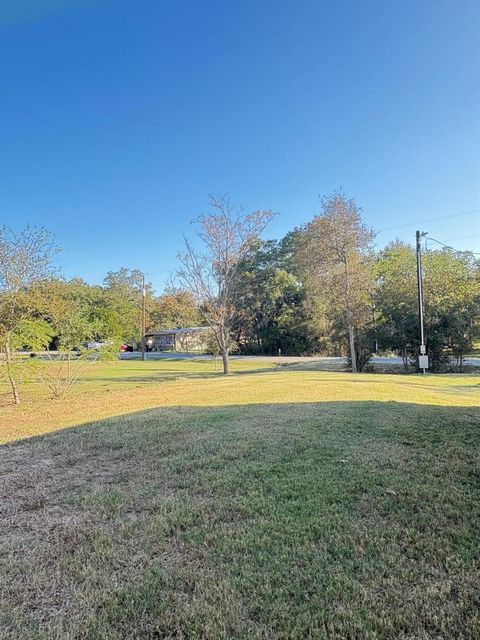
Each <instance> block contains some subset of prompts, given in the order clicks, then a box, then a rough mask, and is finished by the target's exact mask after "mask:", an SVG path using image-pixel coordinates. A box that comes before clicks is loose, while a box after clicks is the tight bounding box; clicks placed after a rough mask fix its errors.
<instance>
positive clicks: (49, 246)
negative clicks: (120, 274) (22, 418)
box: [0, 227, 57, 404]
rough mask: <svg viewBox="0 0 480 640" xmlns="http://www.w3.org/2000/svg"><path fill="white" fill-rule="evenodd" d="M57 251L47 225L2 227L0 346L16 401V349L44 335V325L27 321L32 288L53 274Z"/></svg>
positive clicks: (0, 240) (30, 306) (0, 241)
mask: <svg viewBox="0 0 480 640" xmlns="http://www.w3.org/2000/svg"><path fill="white" fill-rule="evenodd" d="M56 252H57V249H56V247H55V244H54V242H53V239H52V236H51V234H50V233H49V232H48V231H46V230H45V229H37V228H34V227H27V228H26V229H24V230H23V231H21V232H19V233H15V232H14V231H12V230H11V229H8V228H7V227H1V228H0V348H1V350H2V351H3V353H4V354H5V360H6V373H7V378H8V381H9V384H10V387H11V389H12V395H13V399H14V402H15V404H20V394H19V391H18V385H17V381H16V377H15V367H14V364H15V363H14V360H15V353H14V352H15V350H16V349H17V348H18V346H19V345H21V344H22V343H24V344H26V343H28V341H29V340H32V341H34V342H35V341H37V340H41V338H42V335H43V337H44V334H43V328H42V327H41V325H39V324H37V325H35V323H33V322H30V323H27V321H28V320H31V319H32V314H33V312H34V310H35V296H34V295H33V294H32V291H33V290H34V288H35V287H36V286H37V285H38V284H39V282H41V281H42V280H44V279H46V278H48V277H50V275H51V274H52V271H53V267H52V259H53V256H54V255H55V253H56ZM27 329H28V330H27Z"/></svg>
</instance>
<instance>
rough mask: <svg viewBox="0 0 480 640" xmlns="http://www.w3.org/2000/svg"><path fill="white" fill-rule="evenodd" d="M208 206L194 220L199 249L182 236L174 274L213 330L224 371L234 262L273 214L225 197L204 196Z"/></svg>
mask: <svg viewBox="0 0 480 640" xmlns="http://www.w3.org/2000/svg"><path fill="white" fill-rule="evenodd" d="M210 206H211V207H212V209H213V212H212V213H210V214H207V215H205V214H202V215H200V216H199V217H198V219H197V220H196V221H195V222H196V223H197V237H198V239H199V240H200V243H201V245H202V250H203V252H201V250H200V249H198V250H197V249H196V248H195V247H194V246H193V244H191V242H190V241H188V240H187V239H185V247H186V250H185V252H184V253H180V254H179V256H178V257H179V261H180V268H179V270H178V277H179V280H180V282H181V284H182V287H183V288H184V289H186V290H188V291H191V293H192V294H193V295H194V297H195V299H196V302H197V305H198V308H199V310H200V313H201V314H202V316H203V318H204V320H205V322H206V324H208V325H209V326H210V327H211V329H212V331H213V333H214V336H215V339H216V341H217V344H218V347H219V349H220V352H221V354H222V359H223V372H224V374H225V375H226V374H228V372H229V362H228V354H229V346H230V344H231V339H232V338H231V329H232V320H233V317H234V314H235V304H234V301H235V295H236V292H237V289H238V284H239V277H240V276H239V266H240V263H241V261H242V260H243V259H244V258H245V256H246V255H248V253H249V252H250V251H251V250H252V248H253V246H254V243H255V241H256V240H257V239H258V238H259V236H260V234H261V233H262V231H263V230H264V229H265V227H266V226H267V224H268V223H269V222H270V220H271V219H272V217H273V213H272V212H271V211H264V210H258V211H254V212H253V213H249V214H244V213H243V212H242V211H241V210H238V209H235V208H234V207H233V206H232V204H231V202H230V199H229V198H228V197H227V196H212V197H210Z"/></svg>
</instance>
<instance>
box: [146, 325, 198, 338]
mask: <svg viewBox="0 0 480 640" xmlns="http://www.w3.org/2000/svg"><path fill="white" fill-rule="evenodd" d="M209 328H210V327H182V328H178V329H164V330H163V331H150V332H149V333H147V334H145V335H146V336H172V335H175V334H177V333H199V332H200V331H205V330H207V329H209Z"/></svg>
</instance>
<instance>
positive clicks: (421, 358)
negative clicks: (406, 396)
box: [416, 231, 428, 373]
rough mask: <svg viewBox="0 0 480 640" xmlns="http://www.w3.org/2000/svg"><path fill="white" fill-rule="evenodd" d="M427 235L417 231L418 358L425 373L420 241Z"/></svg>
mask: <svg viewBox="0 0 480 640" xmlns="http://www.w3.org/2000/svg"><path fill="white" fill-rule="evenodd" d="M426 235H427V233H426V232H425V231H417V233H416V240H417V285H418V318H419V320H420V356H419V358H418V366H419V367H420V368H421V369H422V371H423V373H425V369H428V356H427V355H426V353H427V351H426V347H425V330H424V324H423V274H422V248H421V246H420V240H421V238H423V237H424V236H426Z"/></svg>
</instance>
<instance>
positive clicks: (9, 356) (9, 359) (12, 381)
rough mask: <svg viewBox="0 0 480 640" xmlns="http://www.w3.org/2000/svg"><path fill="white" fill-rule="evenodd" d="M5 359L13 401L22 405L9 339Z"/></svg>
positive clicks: (6, 344) (6, 342) (6, 343)
mask: <svg viewBox="0 0 480 640" xmlns="http://www.w3.org/2000/svg"><path fill="white" fill-rule="evenodd" d="M5 357H6V360H7V377H8V380H9V382H10V386H11V387H12V393H13V401H14V402H15V404H20V396H19V394H18V388H17V383H16V381H15V378H14V376H13V371H12V364H13V363H12V352H11V349H10V342H9V340H8V339H7V340H6V341H5Z"/></svg>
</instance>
